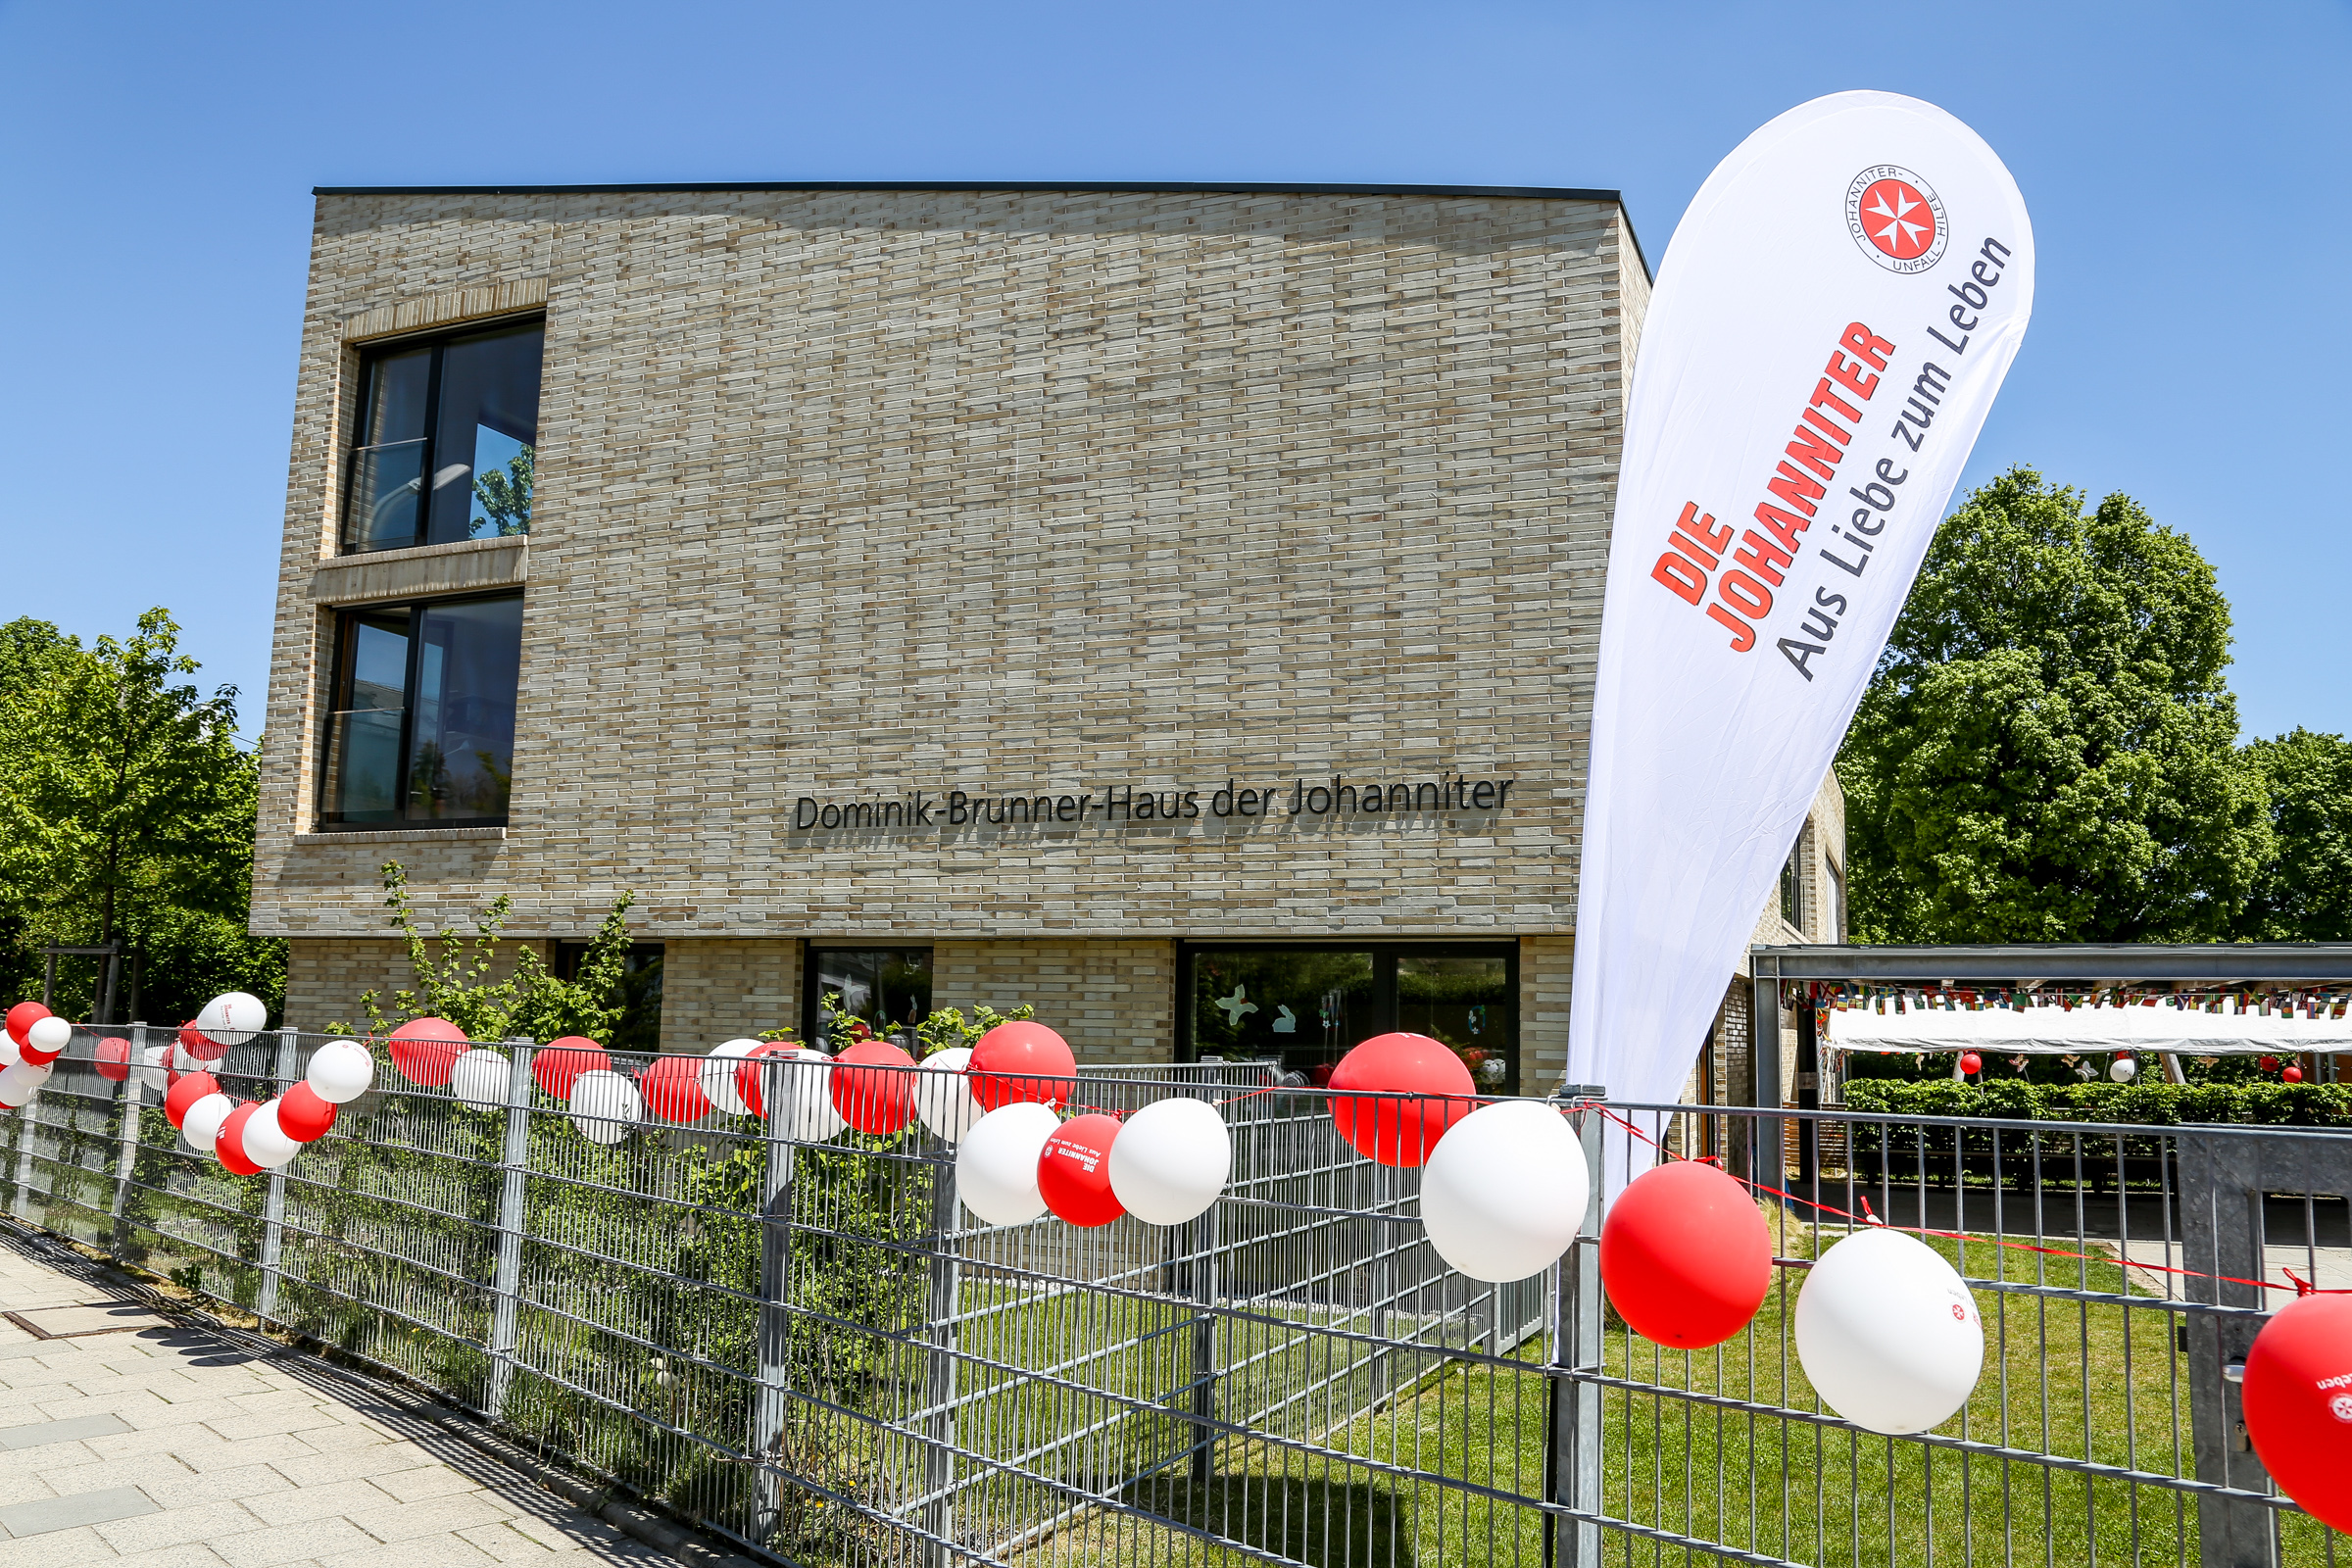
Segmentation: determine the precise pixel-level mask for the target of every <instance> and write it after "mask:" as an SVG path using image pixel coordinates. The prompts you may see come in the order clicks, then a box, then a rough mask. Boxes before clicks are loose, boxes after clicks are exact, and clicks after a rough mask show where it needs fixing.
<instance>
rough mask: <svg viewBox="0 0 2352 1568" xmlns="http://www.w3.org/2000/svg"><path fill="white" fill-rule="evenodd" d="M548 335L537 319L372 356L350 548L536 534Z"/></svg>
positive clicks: (354, 465)
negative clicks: (534, 505) (534, 503)
mask: <svg viewBox="0 0 2352 1568" xmlns="http://www.w3.org/2000/svg"><path fill="white" fill-rule="evenodd" d="M545 337H546V333H545V329H544V326H543V324H542V323H540V322H536V321H533V322H530V323H528V324H525V325H522V326H504V327H497V328H493V329H491V330H489V331H481V332H467V333H461V334H458V335H456V336H453V337H448V338H444V339H441V340H439V341H437V342H432V343H425V344H417V345H408V346H403V347H400V348H397V349H394V350H391V351H388V352H385V353H382V354H378V355H374V356H372V357H370V358H369V359H368V362H367V366H366V368H365V372H364V374H365V381H364V384H363V390H362V396H361V403H360V429H359V439H358V440H357V441H356V442H355V443H354V444H353V447H352V453H351V473H350V482H349V485H348V487H347V489H346V491H345V501H344V521H343V547H344V548H345V549H346V550H351V551H366V550H391V549H398V548H402V547H406V546H413V545H420V544H446V543H451V542H454V541H456V540H461V539H482V538H490V537H494V536H500V535H514V534H527V533H529V532H530V530H531V500H532V494H531V492H532V481H533V473H532V466H533V462H534V459H535V457H536V452H537V443H538V439H539V377H540V363H541V358H542V351H543V348H544V343H545Z"/></svg>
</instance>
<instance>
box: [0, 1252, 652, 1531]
mask: <svg viewBox="0 0 2352 1568" xmlns="http://www.w3.org/2000/svg"><path fill="white" fill-rule="evenodd" d="M28 1251H29V1250H28V1249H26V1248H25V1247H22V1246H18V1245H13V1244H0V1568H14V1565H16V1564H20V1563H23V1564H37V1565H39V1568H80V1565H81V1564H85V1563H87V1564H106V1565H115V1564H121V1565H123V1568H128V1565H130V1564H138V1565H141V1568H166V1565H171V1568H221V1565H226V1568H280V1565H283V1568H300V1565H305V1564H316V1565H321V1568H363V1565H378V1564H380V1565H382V1568H441V1565H444V1564H447V1565H452V1568H455V1565H461V1564H463V1565H467V1568H471V1565H476V1564H483V1565H486V1564H490V1563H515V1562H521V1563H547V1564H550V1565H551V1568H564V1565H577V1568H586V1565H588V1564H591V1563H637V1564H646V1565H649V1568H652V1565H660V1568H677V1565H676V1559H674V1558H673V1557H671V1556H669V1555H667V1554H666V1553H663V1552H662V1551H659V1550H657V1549H655V1548H654V1547H652V1546H649V1545H646V1544H641V1543H639V1542H637V1541H635V1540H633V1539H631V1538H629V1537H627V1536H624V1535H622V1534H620V1533H619V1532H618V1531H616V1530H614V1529H613V1527H612V1526H610V1525H608V1524H606V1523H605V1522H604V1521H602V1520H600V1519H596V1518H592V1517H590V1516H589V1515H587V1514H585V1513H583V1512H581V1511H580V1510H578V1509H576V1508H573V1507H571V1506H570V1505H568V1504H567V1503H565V1502H564V1500H563V1499H561V1498H559V1497H556V1496H555V1495H552V1494H549V1493H547V1492H545V1491H542V1490H540V1489H539V1488H537V1487H534V1486H532V1485H531V1484H530V1482H529V1481H528V1480H526V1479H525V1478H524V1477H523V1476H521V1475H520V1474H518V1473H517V1472H515V1471H514V1470H510V1469H508V1468H507V1467H506V1466H504V1465H501V1464H499V1463H498V1462H497V1461H496V1460H494V1459H492V1458H490V1457H488V1456H487V1455H485V1454H482V1453H480V1452H478V1451H477V1450H475V1449H473V1448H470V1447H468V1446H466V1444H464V1443H462V1442H460V1441H458V1440H457V1439H456V1438H454V1437H449V1436H447V1435H446V1434H440V1435H438V1436H436V1430H435V1429H434V1428H433V1427H432V1426H431V1425H430V1423H428V1422H425V1421H422V1420H420V1419H418V1418H417V1417H415V1416H414V1415H412V1414H411V1413H409V1412H407V1411H404V1410H402V1409H400V1408H399V1407H398V1406H397V1405H396V1404H395V1403H392V1402H387V1401H386V1400H383V1399H379V1398H374V1397H371V1396H370V1392H369V1391H368V1388H367V1386H366V1385H364V1384H356V1383H351V1382H348V1381H345V1380H343V1379H341V1378H339V1377H338V1376H336V1375H334V1374H333V1373H332V1372H331V1371H330V1370H326V1369H324V1368H323V1366H322V1364H321V1363H319V1362H316V1361H315V1360H313V1359H312V1358H310V1357H307V1356H304V1355H302V1354H301V1353H300V1352H298V1351H293V1350H285V1351H282V1352H278V1353H272V1354H264V1355H256V1354H254V1353H252V1348H253V1345H254V1343H255V1342H253V1341H252V1340H250V1339H245V1338H242V1337H240V1338H239V1339H238V1340H235V1341H232V1340H229V1339H224V1338H222V1337H221V1336H219V1335H216V1334H213V1333H211V1332H209V1331H206V1330H202V1329H198V1328H191V1327H185V1326H180V1325H175V1324H172V1323H169V1322H166V1321H164V1320H162V1319H159V1318H157V1317H155V1316H154V1315H153V1314H152V1313H150V1312H148V1311H147V1310H146V1309H145V1308H143V1307H141V1306H139V1305H137V1304H136V1303H123V1302H118V1303H117V1304H114V1305H111V1306H98V1307H94V1308H93V1307H90V1306H88V1305H86V1304H85V1303H89V1302H103V1301H105V1300H107V1299H108V1296H109V1294H110V1293H109V1292H108V1290H107V1288H106V1287H105V1286H104V1285H103V1284H102V1283H99V1282H96V1281H94V1280H93V1279H89V1278H76V1277H75V1276H74V1275H73V1274H72V1273H69V1272H61V1271H60V1270H58V1269H56V1268H52V1267H49V1266H47V1265H45V1264H44V1263H42V1262H40V1261H38V1260H37V1259H36V1258H35V1257H34V1256H31V1255H28ZM117 1294H119V1293H117ZM93 1331H95V1332H93ZM43 1334H47V1335H52V1336H56V1337H55V1338H46V1339H44V1338H42V1337H41V1336H42V1335H43Z"/></svg>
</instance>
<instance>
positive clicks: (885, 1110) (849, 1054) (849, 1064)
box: [833, 1040, 916, 1137]
mask: <svg viewBox="0 0 2352 1568" xmlns="http://www.w3.org/2000/svg"><path fill="white" fill-rule="evenodd" d="M833 1059H834V1060H835V1061H838V1062H840V1063H841V1066H839V1067H837V1068H835V1069H834V1072H833V1108H834V1109H835V1110H838V1111H840V1112H841V1119H842V1120H843V1121H846V1122H848V1123H849V1124H850V1125H851V1126H853V1127H855V1128H857V1129H858V1131H859V1132H861V1133H876V1134H880V1135H882V1136H885V1137H887V1136H888V1135H890V1134H892V1133H895V1132H903V1131H905V1130H906V1127H907V1123H908V1122H910V1121H912V1120H914V1078H913V1076H912V1075H913V1073H914V1072H915V1071H916V1068H915V1065H914V1058H913V1057H912V1056H909V1055H908V1054H907V1053H906V1052H904V1051H902V1050H900V1049H899V1048H898V1047H897V1046H894V1045H891V1044H890V1043H889V1042H888V1041H884V1040H864V1041H860V1042H858V1044H857V1045H854V1046H852V1047H850V1049H849V1050H847V1051H845V1052H843V1053H842V1054H840V1055H838V1056H835V1057H834V1058H833Z"/></svg>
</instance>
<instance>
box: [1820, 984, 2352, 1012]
mask: <svg viewBox="0 0 2352 1568" xmlns="http://www.w3.org/2000/svg"><path fill="white" fill-rule="evenodd" d="M1781 1005H1782V1006H1784V1007H1795V1006H1803V1005H1812V1006H1815V1007H1820V1008H1826V1009H1827V1010H1829V1011H1832V1012H1849V1011H1859V1012H1876V1013H1904V1012H1985V1011H1988V1010H1998V1009H2006V1010H2010V1011H2016V1012H2023V1011H2025V1010H2027V1009H2029V1008H2034V1007H2057V1008H2059V1009H2061V1010H2063V1011H2068V1012H2071V1011H2074V1010H2075V1009H2076V1008H2079V1007H2170V1008H2173V1009H2175V1010H2177V1011H2182V1012H2204V1013H2215V1014H2220V1015H2223V1016H2238V1017H2261V1018H2302V1019H2314V1020H2317V1019H2341V1018H2344V1017H2346V1016H2352V991H2336V990H2313V989H2303V990H2293V991H2257V990H2253V989H2251V988H2245V987H2237V988H2229V989H2205V990H2174V989H2170V988H2168V989H2166V990H2162V991H2158V990H2155V989H2152V988H2148V987H2139V986H2100V987H2091V988H2088V989H2058V988H2047V987H2040V988H2031V989H2029V988H2024V987H1990V986H1882V985H1869V984H1859V983H1852V982H1839V981H1826V980H1789V981H1784V982H1783V983H1782V985H1781Z"/></svg>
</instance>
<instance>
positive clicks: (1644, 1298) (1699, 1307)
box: [1600, 1159, 1772, 1350]
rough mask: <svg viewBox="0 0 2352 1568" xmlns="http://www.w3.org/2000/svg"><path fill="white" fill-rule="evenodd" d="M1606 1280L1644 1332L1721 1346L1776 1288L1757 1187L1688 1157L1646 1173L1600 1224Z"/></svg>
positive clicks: (1684, 1344)
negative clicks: (1751, 1190) (1752, 1194)
mask: <svg viewBox="0 0 2352 1568" xmlns="http://www.w3.org/2000/svg"><path fill="white" fill-rule="evenodd" d="M1600 1282H1601V1284H1602V1286H1604V1287H1605V1288H1606V1289H1607V1291H1608V1293H1609V1299H1610V1301H1612V1302H1613V1303H1615V1305H1616V1307H1617V1312H1618V1315H1619V1316H1620V1317H1623V1318H1624V1319H1625V1320H1626V1322H1628V1323H1630V1324H1631V1325H1633V1329H1634V1332H1635V1333H1637V1334H1639V1335H1641V1336H1642V1338H1644V1339H1649V1340H1655V1341H1656V1342H1657V1343H1658V1344H1660V1345H1665V1346H1671V1347H1673V1348H1677V1349H1684V1350H1696V1349H1703V1348H1706V1347H1707V1346H1710V1345H1721V1344H1722V1343H1723V1342H1724V1341H1726V1340H1728V1339H1730V1338H1731V1337H1732V1336H1733V1335H1735V1334H1737V1333H1739V1332H1740V1330H1741V1329H1743V1328H1745V1327H1747V1324H1748V1320H1749V1319H1750V1318H1752V1317H1754V1316H1755V1315H1756V1308H1757V1307H1759V1306H1762V1305H1763V1304H1764V1297H1765V1293H1766V1292H1768V1291H1770V1290H1771V1289H1772V1229H1771V1227H1770V1226H1768V1225H1766V1224H1765V1223H1764V1215H1763V1213H1762V1211H1761V1210H1759V1209H1758V1208H1757V1207H1756V1205H1755V1201H1754V1200H1752V1199H1750V1198H1749V1197H1748V1195H1747V1190H1746V1189H1745V1188H1743V1187H1741V1186H1740V1184H1739V1183H1738V1182H1736V1181H1734V1180H1732V1178H1731V1177H1729V1176H1726V1175H1725V1174H1724V1173H1723V1172H1722V1171H1719V1170H1717V1169H1716V1168H1715V1167H1714V1166H1712V1165H1702V1164H1699V1163H1698V1162H1696V1161H1695V1160H1688V1159H1678V1160H1675V1161H1672V1162H1671V1163H1668V1164H1664V1165H1660V1166H1657V1167H1656V1168H1654V1169H1652V1170H1649V1171H1646V1172H1644V1173H1642V1175H1640V1176H1638V1177H1636V1178H1635V1179H1634V1180H1633V1181H1632V1182H1630V1183H1628V1184H1627V1185H1626V1189H1625V1191H1624V1192H1622V1193H1620V1194H1618V1195H1617V1201H1615V1202H1614V1203H1611V1204H1610V1205H1609V1212H1608V1217H1607V1218H1605V1219H1604V1220H1602V1221H1601V1226H1600Z"/></svg>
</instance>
